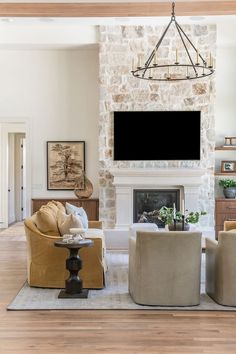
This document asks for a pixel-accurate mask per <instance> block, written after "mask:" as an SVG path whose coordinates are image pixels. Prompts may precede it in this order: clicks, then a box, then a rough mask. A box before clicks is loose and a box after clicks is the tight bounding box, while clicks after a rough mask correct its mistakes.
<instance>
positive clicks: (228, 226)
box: [224, 220, 236, 231]
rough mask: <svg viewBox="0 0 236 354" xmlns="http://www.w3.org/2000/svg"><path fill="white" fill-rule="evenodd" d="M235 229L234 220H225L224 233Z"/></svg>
mask: <svg viewBox="0 0 236 354" xmlns="http://www.w3.org/2000/svg"><path fill="white" fill-rule="evenodd" d="M233 229H236V220H225V222H224V231H229V230H233Z"/></svg>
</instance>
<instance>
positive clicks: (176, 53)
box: [175, 48, 178, 64]
mask: <svg viewBox="0 0 236 354" xmlns="http://www.w3.org/2000/svg"><path fill="white" fill-rule="evenodd" d="M175 63H176V64H178V49H177V48H176V50H175Z"/></svg>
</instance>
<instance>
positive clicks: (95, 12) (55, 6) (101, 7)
mask: <svg viewBox="0 0 236 354" xmlns="http://www.w3.org/2000/svg"><path fill="white" fill-rule="evenodd" d="M170 4H171V2H169V1H167V2H145V1H143V2H126V3H124V2H118V1H117V2H106V3H105V2H94V3H93V2H85V1H84V2H73V3H52V2H51V3H49V2H48V3H39V2H38V3H35V2H34V3H0V17H48V16H49V17H141V16H169V15H170V12H171V8H170ZM176 14H177V15H178V16H207V15H209V16H211V15H235V14H236V0H234V1H219V0H218V1H217V0H212V1H205V0H198V1H192V0H190V1H180V2H179V1H176Z"/></svg>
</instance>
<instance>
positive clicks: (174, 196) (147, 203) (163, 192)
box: [133, 189, 180, 227]
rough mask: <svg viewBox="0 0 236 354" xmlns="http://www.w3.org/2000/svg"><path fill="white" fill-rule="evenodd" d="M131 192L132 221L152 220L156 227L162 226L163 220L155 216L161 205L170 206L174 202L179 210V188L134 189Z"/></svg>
mask: <svg viewBox="0 0 236 354" xmlns="http://www.w3.org/2000/svg"><path fill="white" fill-rule="evenodd" d="M133 192H134V195H133V205H134V208H133V221H134V222H154V223H156V224H157V225H158V227H164V224H163V222H162V221H160V220H159V219H158V218H157V210H159V209H160V208H161V207H162V206H167V207H168V208H172V207H173V204H174V203H175V206H176V209H177V210H179V207H180V190H179V189H136V190H134V191H133Z"/></svg>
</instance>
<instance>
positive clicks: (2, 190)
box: [0, 119, 31, 229]
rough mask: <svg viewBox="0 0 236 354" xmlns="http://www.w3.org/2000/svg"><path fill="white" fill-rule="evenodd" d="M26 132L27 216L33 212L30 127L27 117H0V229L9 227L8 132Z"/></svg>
mask: <svg viewBox="0 0 236 354" xmlns="http://www.w3.org/2000/svg"><path fill="white" fill-rule="evenodd" d="M9 133H25V137H26V162H27V163H26V190H25V193H26V195H25V196H26V216H29V215H30V212H31V188H30V186H31V173H30V171H31V159H30V134H29V133H30V129H29V122H28V120H27V119H24V120H19V119H0V180H1V184H0V229H1V228H7V227H8V134H9Z"/></svg>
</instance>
